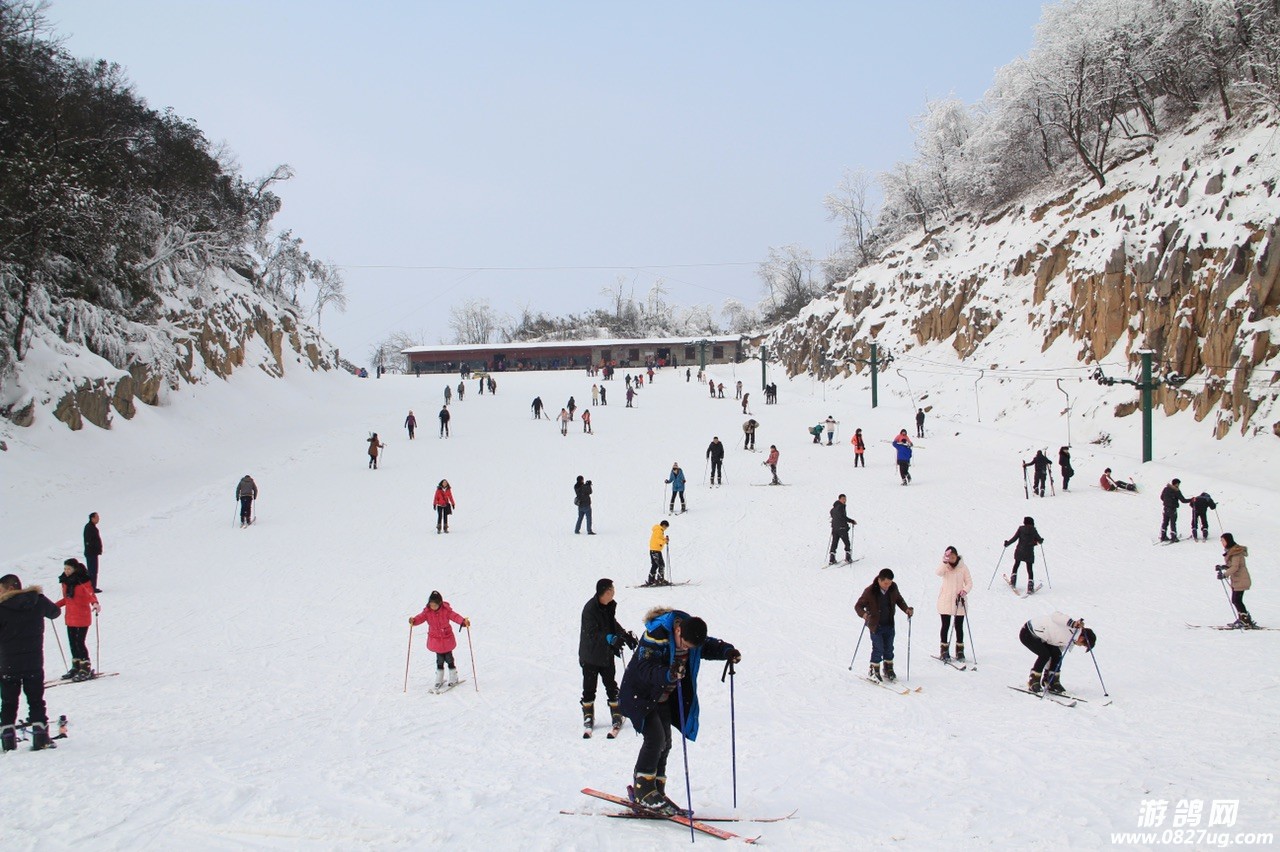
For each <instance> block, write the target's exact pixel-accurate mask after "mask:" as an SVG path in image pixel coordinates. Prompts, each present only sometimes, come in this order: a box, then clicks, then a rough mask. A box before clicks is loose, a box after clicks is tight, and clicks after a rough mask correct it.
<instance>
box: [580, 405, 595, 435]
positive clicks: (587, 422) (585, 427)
mask: <svg viewBox="0 0 1280 852" xmlns="http://www.w3.org/2000/svg"><path fill="white" fill-rule="evenodd" d="M582 431H583V432H584V433H585V434H587V435H591V434H593V433H592V431H591V409H590V408H586V409H583V411H582Z"/></svg>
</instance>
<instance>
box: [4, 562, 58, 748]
mask: <svg viewBox="0 0 1280 852" xmlns="http://www.w3.org/2000/svg"><path fill="white" fill-rule="evenodd" d="M59 612H60V610H59V609H58V606H57V604H55V603H54V602H53V601H51V600H49V599H48V598H46V597H45V596H44V595H43V594H41V592H40V587H39V586H31V587H29V588H25V589H24V588H23V587H22V581H21V580H19V579H18V578H17V577H16V576H15V575H13V574H6V575H4V576H3V577H0V743H2V744H3V749H4V751H13V750H14V749H15V748H17V732H16V731H15V730H14V727H13V726H14V723H15V722H16V721H17V720H18V696H19V695H20V694H22V693H26V696H27V711H28V716H27V718H28V719H29V720H30V722H31V749H32V751H38V750H39V749H42V748H53V745H54V744H53V742H52V741H51V740H50V739H49V716H48V714H47V713H46V712H45V706H44V620H45V619H46V618H47V619H50V620H53V619H55V618H57V617H58V614H59Z"/></svg>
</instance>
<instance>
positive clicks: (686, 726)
mask: <svg viewBox="0 0 1280 852" xmlns="http://www.w3.org/2000/svg"><path fill="white" fill-rule="evenodd" d="M703 659H708V660H729V661H730V662H732V663H735V664H736V663H738V662H740V661H741V660H742V655H741V654H740V653H738V651H737V649H736V648H734V647H733V646H732V645H730V644H729V643H728V642H724V641H722V640H720V639H716V638H715V637H713V636H708V635H707V623H706V622H705V621H703V620H702V619H701V618H697V617H694V616H690V615H689V614H688V613H686V612H682V611H680V610H676V609H668V608H666V607H656V608H654V609H651V610H649V612H648V613H646V614H645V619H644V634H643V635H642V636H641V637H640V641H639V647H638V648H637V650H636V653H635V654H634V655H633V656H632V657H631V663H630V664H629V665H628V666H627V670H626V671H625V672H624V673H623V675H622V688H621V691H620V692H619V709H620V710H621V711H622V713H623V715H625V716H626V717H627V718H628V719H630V720H631V724H632V725H633V726H635V729H636V731H637V732H638V733H640V734H642V735H643V736H644V743H643V744H642V745H641V746H640V753H639V754H638V755H637V756H636V765H635V769H634V770H633V784H634V786H633V787H632V789H631V796H632V799H633V800H634V801H635V802H636V803H637V804H640V805H642V806H644V807H646V808H649V809H650V810H653V811H656V812H658V813H662V814H667V815H672V814H678V813H681V812H682V810H681V808H680V806H679V805H678V804H676V803H675V802H673V801H671V799H669V798H667V793H666V786H667V755H668V754H669V753H670V751H671V725H672V723H675V724H679V725H680V726H681V728H680V732H681V734H682V735H683V736H684V738H685V739H687V740H690V741H692V740H696V739H697V738H698V692H697V687H698V669H699V668H700V666H701V664H702V660H703ZM675 704H679V707H678V708H673V706H672V705H675Z"/></svg>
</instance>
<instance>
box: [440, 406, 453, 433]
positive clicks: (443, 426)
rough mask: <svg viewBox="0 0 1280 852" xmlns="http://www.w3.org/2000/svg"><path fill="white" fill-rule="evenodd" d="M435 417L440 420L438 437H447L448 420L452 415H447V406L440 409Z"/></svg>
mask: <svg viewBox="0 0 1280 852" xmlns="http://www.w3.org/2000/svg"><path fill="white" fill-rule="evenodd" d="M437 416H438V417H439V418H440V437H441V438H447V437H449V420H450V419H452V415H451V414H449V406H447V405H446V406H444V407H442V408H441V409H440V414H439V415H437Z"/></svg>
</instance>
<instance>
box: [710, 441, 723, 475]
mask: <svg viewBox="0 0 1280 852" xmlns="http://www.w3.org/2000/svg"><path fill="white" fill-rule="evenodd" d="M707 458H709V459H711V482H710V484H711V485H723V484H724V444H722V443H720V439H719V438H718V437H717V438H712V439H711V443H710V444H708V445H707Z"/></svg>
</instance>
